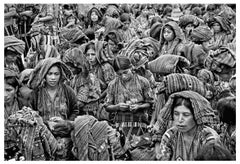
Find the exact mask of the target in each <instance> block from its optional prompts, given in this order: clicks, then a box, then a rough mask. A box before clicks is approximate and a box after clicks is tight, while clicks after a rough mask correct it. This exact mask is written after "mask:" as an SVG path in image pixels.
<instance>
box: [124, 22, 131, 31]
mask: <svg viewBox="0 0 240 164" xmlns="http://www.w3.org/2000/svg"><path fill="white" fill-rule="evenodd" d="M129 26H130V21H128V20H127V21H125V22H123V27H122V29H123V30H127V29H128V28H129Z"/></svg>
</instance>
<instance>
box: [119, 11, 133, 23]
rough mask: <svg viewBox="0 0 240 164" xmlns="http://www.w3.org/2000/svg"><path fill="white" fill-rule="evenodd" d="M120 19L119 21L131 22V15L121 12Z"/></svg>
mask: <svg viewBox="0 0 240 164" xmlns="http://www.w3.org/2000/svg"><path fill="white" fill-rule="evenodd" d="M120 21H121V22H126V21H129V22H131V16H130V14H128V13H122V15H121V16H120Z"/></svg>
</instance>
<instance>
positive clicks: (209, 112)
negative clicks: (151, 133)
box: [158, 91, 216, 133]
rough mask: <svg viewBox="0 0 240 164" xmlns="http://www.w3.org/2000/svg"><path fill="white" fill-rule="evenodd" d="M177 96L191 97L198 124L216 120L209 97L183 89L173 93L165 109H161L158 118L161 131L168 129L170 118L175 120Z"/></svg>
mask: <svg viewBox="0 0 240 164" xmlns="http://www.w3.org/2000/svg"><path fill="white" fill-rule="evenodd" d="M177 97H182V98H185V99H189V100H190V102H191V105H192V108H193V117H194V119H195V120H196V124H197V125H203V124H205V125H206V124H207V125H209V126H210V125H212V124H214V123H216V122H215V119H216V116H215V114H214V112H213V109H212V107H211V105H210V103H209V101H208V100H207V99H205V98H204V97H203V96H202V95H200V94H199V93H197V92H194V91H182V92H177V93H174V94H172V95H171V96H170V97H169V99H168V101H167V103H166V104H165V106H164V107H163V109H162V110H161V111H160V116H161V117H160V118H159V120H158V123H159V127H160V129H159V130H160V133H164V132H165V131H166V128H167V125H168V122H169V120H173V118H172V112H173V108H174V106H173V102H174V99H176V98H177Z"/></svg>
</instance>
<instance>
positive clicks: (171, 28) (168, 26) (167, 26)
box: [162, 24, 176, 40]
mask: <svg viewBox="0 0 240 164" xmlns="http://www.w3.org/2000/svg"><path fill="white" fill-rule="evenodd" d="M165 28H169V29H170V30H172V31H173V34H174V38H176V33H175V30H174V29H173V27H172V26H170V25H168V24H167V25H165V26H163V29H162V30H163V32H164V29H165ZM164 40H165V39H164Z"/></svg>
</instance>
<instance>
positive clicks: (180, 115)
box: [173, 105, 196, 132]
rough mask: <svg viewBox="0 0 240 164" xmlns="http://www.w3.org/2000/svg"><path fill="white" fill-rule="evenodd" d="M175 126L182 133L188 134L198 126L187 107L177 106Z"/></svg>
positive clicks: (174, 114)
mask: <svg viewBox="0 0 240 164" xmlns="http://www.w3.org/2000/svg"><path fill="white" fill-rule="evenodd" d="M173 119H174V125H175V126H176V127H177V128H178V130H179V131H180V132H188V131H189V130H191V129H192V128H193V127H195V126H196V122H195V121H194V117H193V115H192V113H191V111H190V109H188V108H187V107H185V106H183V105H181V106H177V107H175V108H174V110H173Z"/></svg>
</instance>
